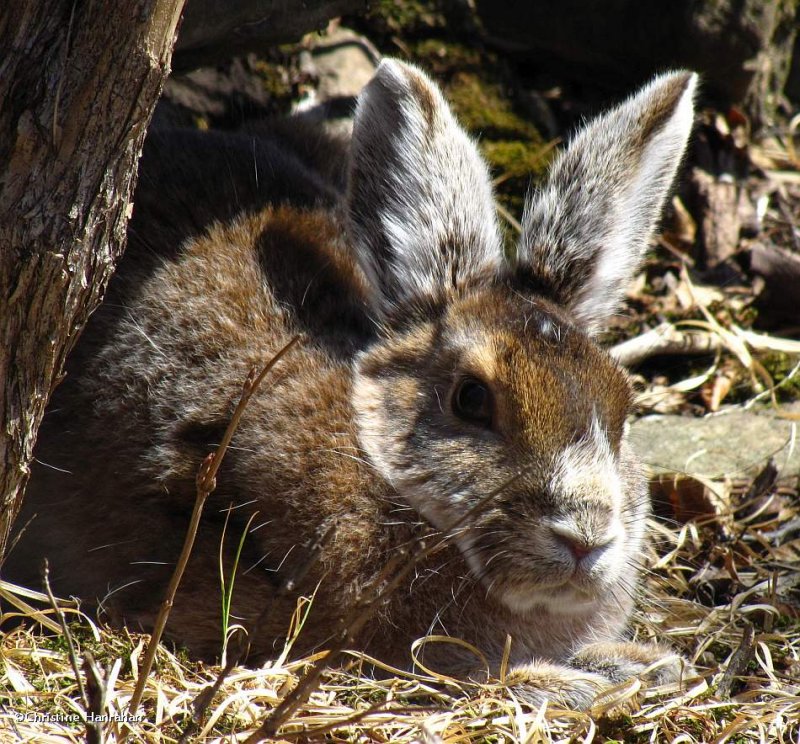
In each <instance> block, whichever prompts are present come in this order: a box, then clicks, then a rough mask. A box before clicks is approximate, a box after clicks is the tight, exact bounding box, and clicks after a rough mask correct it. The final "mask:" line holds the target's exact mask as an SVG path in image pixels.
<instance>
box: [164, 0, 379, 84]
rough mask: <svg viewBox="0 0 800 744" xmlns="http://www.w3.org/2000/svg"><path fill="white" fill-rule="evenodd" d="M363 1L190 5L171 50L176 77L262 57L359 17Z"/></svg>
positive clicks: (205, 0)
mask: <svg viewBox="0 0 800 744" xmlns="http://www.w3.org/2000/svg"><path fill="white" fill-rule="evenodd" d="M366 9H367V0H315V2H313V3H310V2H308V0H236V1H235V2H233V1H232V0H192V2H190V3H189V4H188V5H187V6H186V18H185V19H184V21H183V24H182V25H181V35H180V38H179V39H178V42H177V44H176V45H175V58H174V60H173V67H174V68H175V70H177V71H178V72H185V71H187V70H193V69H195V68H196V67H204V66H206V65H215V64H218V63H220V62H224V61H226V60H228V59H230V58H231V57H233V56H235V55H241V54H247V53H248V52H263V51H265V50H266V49H268V48H269V47H271V46H275V45H276V44H286V43H287V42H290V41H297V40H298V39H299V38H300V37H301V36H303V34H306V33H308V32H309V31H314V30H315V29H321V28H325V25H326V23H327V22H328V20H329V19H331V18H334V17H336V16H340V15H345V14H346V13H357V12H364V11H365V10H366Z"/></svg>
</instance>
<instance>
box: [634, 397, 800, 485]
mask: <svg viewBox="0 0 800 744" xmlns="http://www.w3.org/2000/svg"><path fill="white" fill-rule="evenodd" d="M780 410H781V411H782V412H783V413H790V414H792V415H794V416H800V403H792V404H790V405H785V406H781V409H780ZM793 425H794V426H796V421H791V420H788V419H784V418H780V417H779V416H778V415H777V413H776V412H775V411H774V409H772V408H764V409H761V410H758V411H755V410H750V411H745V410H742V409H741V408H730V409H727V410H725V411H722V412H721V413H718V414H715V415H713V416H706V417H705V418H691V417H685V416H672V415H668V416H645V417H644V418H641V419H639V420H637V421H635V422H633V424H632V426H631V434H630V436H631V443H632V445H633V448H634V449H635V450H636V452H637V453H638V454H639V456H640V457H641V458H642V459H643V460H644V462H645V463H646V464H647V465H648V466H649V467H650V468H652V469H653V471H654V472H655V473H658V472H685V473H688V474H690V475H693V476H699V477H706V478H719V477H722V476H753V475H755V474H756V473H757V472H758V471H759V470H760V469H761V468H762V467H763V465H764V463H765V462H766V461H767V460H768V459H769V458H770V457H773V458H774V459H775V464H776V465H777V466H778V470H779V471H780V475H781V477H786V476H797V475H799V474H800V447H794V448H793V447H791V442H792V427H793Z"/></svg>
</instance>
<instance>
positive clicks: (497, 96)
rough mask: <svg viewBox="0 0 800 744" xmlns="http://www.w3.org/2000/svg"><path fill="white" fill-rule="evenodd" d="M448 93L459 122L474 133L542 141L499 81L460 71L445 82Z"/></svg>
mask: <svg viewBox="0 0 800 744" xmlns="http://www.w3.org/2000/svg"><path fill="white" fill-rule="evenodd" d="M445 93H446V95H447V98H448V100H449V101H450V103H451V105H452V106H453V110H454V111H455V112H456V115H457V116H458V118H459V121H461V123H462V124H463V125H464V126H465V127H466V128H467V129H469V130H470V131H471V132H473V133H475V134H480V135H482V136H484V137H488V138H490V139H504V140H509V139H520V138H521V139H524V140H530V141H535V142H538V143H539V144H542V141H541V137H540V135H539V132H538V131H537V130H536V127H535V126H534V125H533V124H531V122H529V121H527V120H526V119H523V118H522V117H521V116H519V115H518V114H517V113H516V112H515V111H514V109H513V105H512V102H511V100H510V99H509V97H508V95H505V94H504V93H505V92H504V91H503V90H502V88H501V87H500V85H499V84H498V83H496V82H488V81H486V80H482V79H481V78H479V77H478V75H476V74H474V73H469V72H457V73H456V74H455V75H453V77H452V78H451V79H450V81H449V82H447V83H446V84H445Z"/></svg>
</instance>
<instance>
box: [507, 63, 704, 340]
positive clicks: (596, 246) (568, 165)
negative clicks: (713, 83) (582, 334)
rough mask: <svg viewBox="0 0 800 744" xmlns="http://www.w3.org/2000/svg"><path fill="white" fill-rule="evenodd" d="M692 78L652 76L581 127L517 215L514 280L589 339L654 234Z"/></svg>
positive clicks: (688, 115)
mask: <svg viewBox="0 0 800 744" xmlns="http://www.w3.org/2000/svg"><path fill="white" fill-rule="evenodd" d="M696 84H697V75H695V74H693V73H690V72H672V73H667V74H665V75H661V76H659V77H657V78H656V79H655V80H653V81H652V82H651V83H650V84H649V85H647V86H645V87H644V88H642V89H641V90H640V91H639V92H638V93H636V94H635V95H634V96H632V97H631V98H629V99H628V100H627V101H625V102H624V103H622V104H621V105H619V106H618V107H617V108H614V109H612V110H611V111H609V112H607V113H606V114H603V115H602V116H600V117H598V118H597V119H595V120H594V121H592V122H590V123H589V124H588V125H587V126H586V127H584V128H583V129H582V130H581V131H580V132H578V134H577V135H576V136H575V137H574V139H573V140H572V142H571V143H570V144H569V146H568V147H567V149H566V150H565V151H564V152H563V153H562V154H561V156H560V157H559V158H558V159H557V160H556V162H555V163H554V165H553V167H552V169H551V171H550V176H549V177H548V180H547V181H546V183H545V185H544V187H543V188H542V189H541V190H539V191H538V192H536V193H534V194H533V196H532V198H531V199H530V201H529V202H528V204H527V205H526V208H525V214H524V216H523V220H522V227H523V230H522V237H521V238H520V244H519V249H518V256H517V258H518V261H517V278H518V280H520V281H522V282H524V283H527V284H528V285H529V286H530V287H531V289H533V290H534V291H537V292H540V293H543V294H545V295H549V296H550V297H551V298H552V299H554V300H555V301H556V302H558V303H560V304H562V305H564V306H565V307H566V308H567V309H568V310H569V311H570V312H571V313H572V315H573V317H574V318H575V319H576V320H577V321H578V323H579V324H581V325H582V326H583V327H584V328H585V329H586V330H587V331H588V332H589V333H593V332H595V331H597V330H598V329H599V328H600V327H601V326H602V324H603V322H604V321H605V320H606V319H607V318H608V316H609V315H610V314H611V313H613V312H614V310H615V308H616V307H617V304H618V303H619V301H620V300H621V299H622V295H623V292H624V290H625V285H626V283H627V282H628V281H629V280H630V279H631V277H632V275H633V273H634V272H635V271H636V269H637V268H638V266H639V264H640V262H641V259H642V256H643V255H644V252H645V250H646V248H647V244H648V241H649V240H650V238H651V236H652V233H653V230H654V229H655V227H656V224H657V222H658V219H659V216H660V214H661V209H662V206H663V203H664V200H665V198H666V196H667V194H668V193H669V189H670V186H671V185H672V181H673V179H674V178H675V173H676V171H677V168H678V165H679V164H680V162H681V158H682V157H683V152H684V149H685V148H686V142H687V140H688V138H689V133H690V132H691V129H692V123H693V120H694V111H693V97H694V90H695V86H696Z"/></svg>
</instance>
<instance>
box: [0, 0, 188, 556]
mask: <svg viewBox="0 0 800 744" xmlns="http://www.w3.org/2000/svg"><path fill="white" fill-rule="evenodd" d="M183 3H184V0H114V2H109V1H106V2H103V1H102V0H10V3H8V4H6V5H5V7H4V9H3V11H1V12H0V49H1V50H2V54H0V101H2V105H1V106H0V302H2V306H0V426H1V427H2V429H1V430H0V431H2V436H0V558H1V557H2V556H3V555H4V553H5V550H6V548H7V545H6V543H7V541H8V535H9V531H10V528H11V524H12V522H13V520H14V517H15V516H16V514H17V512H18V510H19V506H20V503H21V500H22V494H23V490H24V488H25V484H26V481H27V478H28V472H29V464H30V462H31V458H32V452H33V445H34V442H35V440H36V432H37V430H38V428H39V423H40V422H41V419H42V415H43V413H44V408H45V405H46V403H47V401H48V399H49V397H50V393H51V392H52V390H53V388H54V387H55V385H56V384H57V383H58V381H59V379H60V376H61V374H62V369H63V364H64V359H65V357H66V355H67V353H68V352H69V350H70V349H71V348H72V346H73V344H74V342H75V340H76V338H77V336H78V334H79V332H80V330H81V329H82V327H83V325H84V323H85V322H86V319H87V317H88V316H89V314H90V313H91V312H92V310H94V308H95V307H96V306H97V305H98V303H99V302H100V299H101V298H102V295H103V292H104V291H105V288H106V284H107V282H108V280H109V278H110V276H111V274H112V272H113V270H114V266H115V264H116V261H117V259H118V258H119V256H120V254H121V253H122V250H123V248H124V244H125V227H126V224H127V221H128V217H129V216H130V210H131V196H132V192H133V186H134V181H135V175H136V164H137V162H138V158H139V155H140V153H141V148H142V142H143V140H144V136H145V131H146V129H147V125H148V123H149V121H150V117H151V115H152V113H153V108H154V106H155V103H156V101H157V99H158V96H159V93H160V91H161V87H162V85H163V83H164V79H165V78H166V75H167V72H168V70H169V64H170V58H171V54H172V48H173V44H174V41H175V33H176V28H177V25H178V21H179V19H180V14H181V11H182V8H183Z"/></svg>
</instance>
